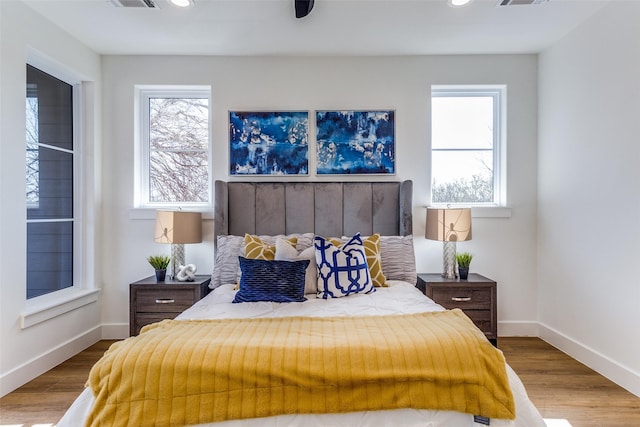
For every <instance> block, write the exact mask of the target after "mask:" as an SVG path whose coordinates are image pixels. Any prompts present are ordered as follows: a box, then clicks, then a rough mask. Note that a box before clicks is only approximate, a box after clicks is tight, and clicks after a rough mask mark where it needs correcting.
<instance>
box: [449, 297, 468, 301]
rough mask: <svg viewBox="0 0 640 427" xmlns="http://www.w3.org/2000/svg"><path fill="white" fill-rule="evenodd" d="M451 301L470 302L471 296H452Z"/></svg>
mask: <svg viewBox="0 0 640 427" xmlns="http://www.w3.org/2000/svg"><path fill="white" fill-rule="evenodd" d="M451 301H455V302H469V301H471V297H451Z"/></svg>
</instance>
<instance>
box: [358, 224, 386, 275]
mask: <svg viewBox="0 0 640 427" xmlns="http://www.w3.org/2000/svg"><path fill="white" fill-rule="evenodd" d="M362 244H363V245H364V255H365V256H366V257H367V265H368V266H369V274H370V275H371V280H373V286H377V287H381V286H389V284H388V283H387V278H386V277H385V276H384V274H383V273H382V258H381V257H380V234H378V233H376V234H372V235H371V236H369V237H366V238H364V239H362Z"/></svg>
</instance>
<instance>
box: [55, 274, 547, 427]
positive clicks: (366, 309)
mask: <svg viewBox="0 0 640 427" xmlns="http://www.w3.org/2000/svg"><path fill="white" fill-rule="evenodd" d="M233 288H234V286H233V285H223V286H221V287H219V288H217V289H215V290H214V291H213V292H211V293H210V294H209V295H207V296H206V297H205V298H203V299H202V300H200V301H198V302H197V303H196V304H194V305H193V306H192V307H190V308H189V309H187V310H186V311H185V312H183V313H182V314H181V315H180V316H178V319H185V320H191V319H222V318H234V319H236V318H254V317H290V316H309V317H333V316H354V315H372V316H376V315H387V314H403V313H404V314H410V313H422V312H427V311H441V310H444V309H443V308H442V307H441V306H440V305H438V304H436V303H434V302H433V301H432V300H430V299H429V298H426V297H425V296H424V295H423V294H422V293H421V292H420V291H419V290H418V289H417V288H416V287H415V286H413V285H411V284H409V283H406V282H400V281H391V286H390V287H389V288H377V292H373V293H371V294H358V295H353V296H349V297H347V298H337V299H332V300H322V299H317V298H315V295H310V296H309V295H308V296H307V297H308V300H307V301H305V302H304V303H286V304H283V303H271V302H256V303H242V304H231V301H233V297H234V295H235V292H236V291H235V290H234V289H233ZM507 374H508V377H509V383H510V385H511V389H512V392H513V396H514V399H515V403H516V415H517V417H516V419H515V420H513V421H511V420H497V419H492V420H491V426H497V427H545V423H544V420H543V419H542V417H541V416H540V414H539V412H538V410H537V409H536V408H535V406H534V405H533V403H532V402H531V401H530V400H529V397H528V396H527V393H526V391H525V388H524V386H523V384H522V382H521V381H520V379H519V378H518V376H517V375H516V373H515V372H514V371H513V370H512V369H511V367H509V366H508V365H507ZM92 404H93V396H92V393H91V390H90V389H88V388H87V389H85V390H84V391H83V392H82V394H81V395H80V396H79V397H78V398H77V399H76V400H75V401H74V403H73V405H72V406H71V407H70V408H69V410H68V411H67V412H66V413H65V415H64V417H63V418H62V419H61V420H60V422H59V423H58V424H57V426H58V427H78V426H81V425H83V424H84V419H85V418H86V416H87V414H88V413H89V411H90V410H91V405H92ZM480 425H482V424H478V423H475V422H474V420H473V416H472V415H469V414H464V413H460V412H453V411H433V410H417V409H396V410H388V411H363V412H350V413H346V414H319V415H318V414H304V415H281V416H276V417H269V418H253V419H245V420H232V421H225V422H221V423H213V424H201V425H200V426H212V427H213V426H215V427H283V426H304V427H327V426H336V427H339V426H344V427H369V426H376V427H377V426H380V427H382V426H389V427H398V426H408V427H413V426H416V427H418V426H419V427H474V426H480Z"/></svg>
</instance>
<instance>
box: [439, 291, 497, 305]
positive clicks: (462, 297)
mask: <svg viewBox="0 0 640 427" xmlns="http://www.w3.org/2000/svg"><path fill="white" fill-rule="evenodd" d="M432 299H433V300H434V301H435V302H437V303H438V304H440V305H442V306H443V307H444V308H461V309H463V310H491V290H490V289H488V288H472V287H467V288H459V287H457V288H451V289H447V288H445V287H440V288H436V289H433V293H432Z"/></svg>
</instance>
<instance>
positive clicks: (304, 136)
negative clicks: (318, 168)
mask: <svg viewBox="0 0 640 427" xmlns="http://www.w3.org/2000/svg"><path fill="white" fill-rule="evenodd" d="M308 174H309V112H308V111H229V175H244V176H246V175H252V176H255V175H269V176H273V175H308Z"/></svg>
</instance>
